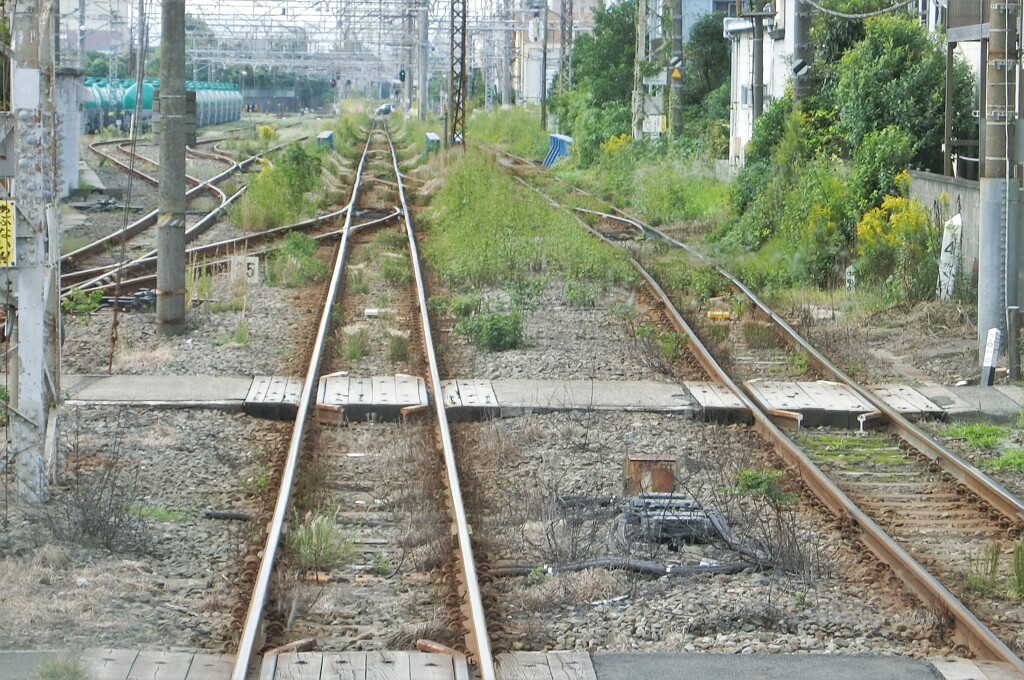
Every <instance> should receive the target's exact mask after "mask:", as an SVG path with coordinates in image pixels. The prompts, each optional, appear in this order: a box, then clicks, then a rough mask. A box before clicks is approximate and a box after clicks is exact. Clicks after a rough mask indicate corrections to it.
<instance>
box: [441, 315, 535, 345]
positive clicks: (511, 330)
mask: <svg viewBox="0 0 1024 680" xmlns="http://www.w3.org/2000/svg"><path fill="white" fill-rule="evenodd" d="M455 332H456V333H459V334H461V335H464V336H466V337H468V338H469V339H470V340H471V341H472V342H473V344H475V345H476V346H477V347H481V348H483V349H486V350H488V351H491V352H502V351H504V350H507V349H515V348H517V347H519V346H521V345H522V344H523V324H522V321H521V319H520V317H519V312H518V311H516V310H512V311H510V312H504V311H491V312H485V313H479V314H475V315H473V316H470V317H468V318H465V319H462V320H461V321H459V322H458V323H457V324H455Z"/></svg>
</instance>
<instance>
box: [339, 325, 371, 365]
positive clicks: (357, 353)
mask: <svg viewBox="0 0 1024 680" xmlns="http://www.w3.org/2000/svg"><path fill="white" fill-rule="evenodd" d="M369 350H370V333H369V332H368V331H367V330H366V329H365V328H360V329H358V330H357V331H355V332H354V333H348V334H346V335H345V336H344V338H343V340H342V343H341V356H343V357H345V358H346V359H348V360H349V361H355V360H356V359H361V358H363V357H364V356H366V353H367V352H368V351H369Z"/></svg>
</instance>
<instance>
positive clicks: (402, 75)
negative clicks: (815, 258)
mask: <svg viewBox="0 0 1024 680" xmlns="http://www.w3.org/2000/svg"><path fill="white" fill-rule="evenodd" d="M398 82H400V83H404V82H405V69H404V68H403V69H402V70H401V71H399V72H398Z"/></svg>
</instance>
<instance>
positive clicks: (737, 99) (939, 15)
mask: <svg viewBox="0 0 1024 680" xmlns="http://www.w3.org/2000/svg"><path fill="white" fill-rule="evenodd" d="M946 2H947V0H918V5H919V6H918V16H920V17H921V18H922V21H924V22H926V23H927V26H928V30H929V32H930V33H932V34H934V33H935V31H936V30H937V28H938V27H939V26H941V25H942V24H943V23H944V22H945V16H946ZM801 4H802V3H801V0H769V2H768V4H766V5H765V6H764V10H765V11H774V12H775V16H774V17H773V18H772V19H771V20H768V19H765V24H764V41H763V43H762V48H763V61H762V64H763V67H764V68H763V76H762V79H763V83H764V110H765V111H767V110H768V107H769V105H770V104H771V102H772V101H774V100H775V99H778V98H779V97H781V96H782V95H783V94H784V93H785V90H786V87H787V85H788V84H789V82H790V80H791V79H792V77H793V47H794V43H795V41H794V36H793V34H794V31H793V16H794V14H795V13H796V11H797V8H798V7H799V6H800V5H801ZM807 7H810V5H807ZM805 11H806V10H805ZM723 23H724V26H723V28H724V31H725V37H727V38H729V39H730V41H731V42H732V68H731V71H732V80H731V88H730V96H729V164H730V165H733V166H740V165H743V163H744V160H745V154H746V147H747V144H748V143H749V142H750V139H751V137H752V136H753V129H754V116H753V113H754V111H753V98H752V97H751V84H752V83H753V79H754V78H753V53H754V22H753V19H751V18H745V17H738V18H733V17H730V18H727V19H725V21H724V22H723ZM960 53H961V55H963V51H960ZM964 56H966V55H964ZM969 61H970V60H969ZM975 63H977V62H976V61H975ZM812 68H813V66H812Z"/></svg>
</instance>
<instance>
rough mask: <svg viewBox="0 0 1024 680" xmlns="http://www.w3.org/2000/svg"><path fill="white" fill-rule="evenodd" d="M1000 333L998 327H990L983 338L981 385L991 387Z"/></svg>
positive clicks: (997, 355)
mask: <svg viewBox="0 0 1024 680" xmlns="http://www.w3.org/2000/svg"><path fill="white" fill-rule="evenodd" d="M1001 339H1002V333H1001V332H1000V331H999V329H998V328H990V329H989V331H988V338H987V339H986V340H985V363H984V364H983V365H982V367H981V386H982V387H992V381H993V380H994V378H995V374H996V360H997V359H998V358H999V343H1000V340H1001Z"/></svg>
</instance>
